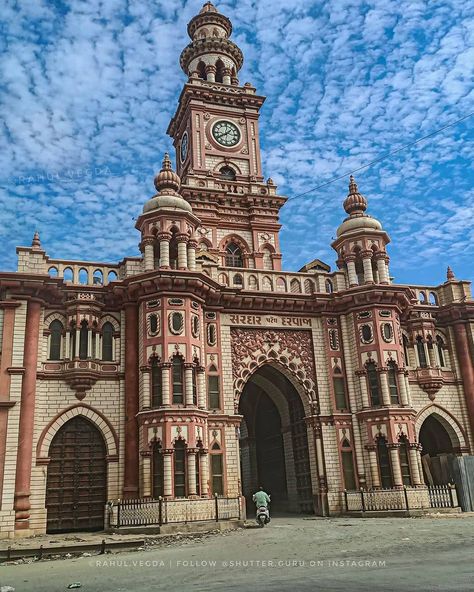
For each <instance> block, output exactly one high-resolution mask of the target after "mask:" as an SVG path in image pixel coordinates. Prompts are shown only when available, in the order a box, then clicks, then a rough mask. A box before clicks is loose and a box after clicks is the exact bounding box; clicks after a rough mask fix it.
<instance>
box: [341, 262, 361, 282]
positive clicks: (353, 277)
mask: <svg viewBox="0 0 474 592" xmlns="http://www.w3.org/2000/svg"><path fill="white" fill-rule="evenodd" d="M344 261H345V262H346V265H347V275H348V277H349V287H350V288H352V287H353V286H358V285H359V281H358V279H357V273H356V266H355V255H346V257H345V258H344Z"/></svg>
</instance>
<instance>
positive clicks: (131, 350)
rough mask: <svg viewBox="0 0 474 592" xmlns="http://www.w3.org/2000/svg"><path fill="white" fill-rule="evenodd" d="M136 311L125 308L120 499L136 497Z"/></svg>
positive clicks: (132, 305)
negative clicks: (122, 467) (123, 425)
mask: <svg viewBox="0 0 474 592" xmlns="http://www.w3.org/2000/svg"><path fill="white" fill-rule="evenodd" d="M137 413H138V307H137V305H136V304H135V303H132V302H128V303H127V304H125V451H124V476H123V497H124V498H135V497H137V496H138V424H137V419H136V415H137Z"/></svg>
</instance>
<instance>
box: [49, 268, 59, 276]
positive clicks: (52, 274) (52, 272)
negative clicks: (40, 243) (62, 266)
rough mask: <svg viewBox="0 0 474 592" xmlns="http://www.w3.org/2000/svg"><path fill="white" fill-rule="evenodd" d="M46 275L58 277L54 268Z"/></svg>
mask: <svg viewBox="0 0 474 592" xmlns="http://www.w3.org/2000/svg"><path fill="white" fill-rule="evenodd" d="M48 273H49V275H50V276H51V277H58V270H57V268H56V267H50V268H49V269H48Z"/></svg>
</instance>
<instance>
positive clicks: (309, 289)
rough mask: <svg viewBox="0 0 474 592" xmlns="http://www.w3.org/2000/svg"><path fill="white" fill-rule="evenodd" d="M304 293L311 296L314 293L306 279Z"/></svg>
mask: <svg viewBox="0 0 474 592" xmlns="http://www.w3.org/2000/svg"><path fill="white" fill-rule="evenodd" d="M304 292H305V294H313V293H314V284H313V282H312V281H311V280H309V279H306V280H305V281H304Z"/></svg>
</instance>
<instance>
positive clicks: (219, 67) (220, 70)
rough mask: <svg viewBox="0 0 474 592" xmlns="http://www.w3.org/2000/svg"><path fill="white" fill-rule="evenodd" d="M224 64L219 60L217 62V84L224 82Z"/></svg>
mask: <svg viewBox="0 0 474 592" xmlns="http://www.w3.org/2000/svg"><path fill="white" fill-rule="evenodd" d="M224 68H225V66H224V62H223V61H222V60H217V62H216V82H221V83H222V82H224Z"/></svg>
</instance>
